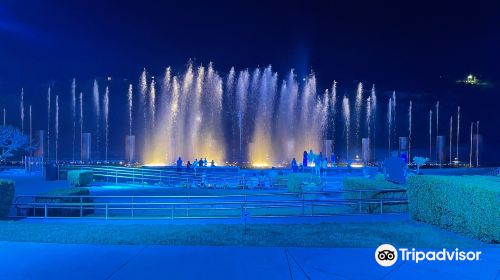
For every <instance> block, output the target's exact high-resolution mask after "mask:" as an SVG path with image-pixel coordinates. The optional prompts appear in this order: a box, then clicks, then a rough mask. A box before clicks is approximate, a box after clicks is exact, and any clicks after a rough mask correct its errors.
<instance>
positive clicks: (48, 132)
mask: <svg viewBox="0 0 500 280" xmlns="http://www.w3.org/2000/svg"><path fill="white" fill-rule="evenodd" d="M46 160H47V161H50V86H49V89H48V91H47V159H46Z"/></svg>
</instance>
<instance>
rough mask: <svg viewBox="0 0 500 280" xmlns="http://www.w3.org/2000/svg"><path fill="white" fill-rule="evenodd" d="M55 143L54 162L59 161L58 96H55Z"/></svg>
mask: <svg viewBox="0 0 500 280" xmlns="http://www.w3.org/2000/svg"><path fill="white" fill-rule="evenodd" d="M54 129H55V141H56V162H57V161H58V159H59V154H58V152H59V95H56V116H55V125H54Z"/></svg>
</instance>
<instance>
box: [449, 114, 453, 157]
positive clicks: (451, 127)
mask: <svg viewBox="0 0 500 280" xmlns="http://www.w3.org/2000/svg"><path fill="white" fill-rule="evenodd" d="M452 138H453V116H450V159H449V164H450V165H451V162H452V156H451V150H452V146H453V145H452Z"/></svg>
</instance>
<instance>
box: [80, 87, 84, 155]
mask: <svg viewBox="0 0 500 280" xmlns="http://www.w3.org/2000/svg"><path fill="white" fill-rule="evenodd" d="M79 99H80V160H81V161H82V162H83V92H80V98H79Z"/></svg>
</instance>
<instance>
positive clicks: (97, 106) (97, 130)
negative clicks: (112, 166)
mask: <svg viewBox="0 0 500 280" xmlns="http://www.w3.org/2000/svg"><path fill="white" fill-rule="evenodd" d="M92 97H93V98H94V114H95V131H94V133H95V138H96V150H97V153H99V151H100V144H101V139H100V134H101V105H100V104H101V102H100V94H99V84H98V83H97V80H94V85H93V87H92Z"/></svg>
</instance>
